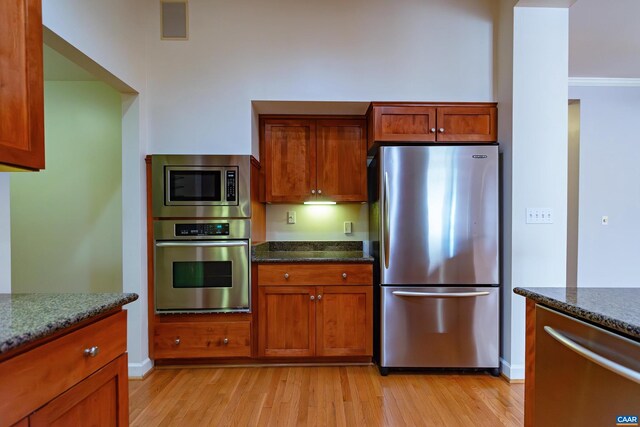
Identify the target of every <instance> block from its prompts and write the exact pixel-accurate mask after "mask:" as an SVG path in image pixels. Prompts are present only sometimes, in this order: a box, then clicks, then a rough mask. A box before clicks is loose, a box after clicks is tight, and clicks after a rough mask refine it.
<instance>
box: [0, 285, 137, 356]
mask: <svg viewBox="0 0 640 427" xmlns="http://www.w3.org/2000/svg"><path fill="white" fill-rule="evenodd" d="M137 299H138V295H137V294H125V293H117V294H0V354H3V353H7V352H8V351H10V350H13V349H15V348H17V347H20V346H22V345H25V344H29V343H31V342H33V341H36V340H38V339H40V338H43V337H46V336H48V335H51V334H53V333H55V332H57V331H59V330H61V329H65V328H68V327H69V326H73V325H74V324H76V323H79V322H81V321H83V320H86V319H89V318H91V317H94V316H98V315H100V314H103V313H106V312H108V311H110V310H113V309H114V308H117V307H120V306H123V305H125V304H128V303H130V302H132V301H135V300H137Z"/></svg>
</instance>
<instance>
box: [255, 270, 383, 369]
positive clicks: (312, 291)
mask: <svg viewBox="0 0 640 427" xmlns="http://www.w3.org/2000/svg"><path fill="white" fill-rule="evenodd" d="M339 266H340V265H339V264H331V265H326V266H323V265H322V264H319V265H318V266H317V267H309V266H302V265H284V264H281V265H277V266H271V265H264V266H260V267H261V268H259V269H258V289H259V290H258V301H259V303H258V304H259V308H258V325H259V326H258V356H260V357H267V358H269V357H272V358H280V357H282V358H287V357H291V358H295V357H300V358H304V357H347V356H371V355H372V350H373V343H372V339H373V287H372V284H370V283H371V280H372V278H371V271H372V270H371V266H370V265H357V266H356V265H350V266H347V267H345V268H344V271H352V270H354V269H357V270H358V271H359V270H362V269H368V274H365V275H364V276H363V280H362V281H361V284H359V285H342V284H339V281H338V280H336V281H335V283H336V284H330V285H317V286H309V285H304V284H297V282H295V280H294V278H295V277H296V272H297V271H302V270H305V271H306V270H309V271H308V273H309V274H311V273H313V272H312V271H311V270H316V271H317V277H324V276H325V275H327V274H328V273H327V272H328V271H333V270H336V272H337V271H343V269H340V268H339ZM262 267H263V268H262ZM349 269H351V270H349ZM275 270H278V271H289V272H291V273H287V274H288V276H287V278H286V279H281V281H284V280H287V281H291V283H286V285H285V284H283V285H280V284H271V283H277V280H275V277H280V275H279V274H276V272H275ZM261 271H262V272H264V273H265V278H266V279H267V280H266V281H267V283H270V284H268V285H266V284H264V283H263V282H262V281H261V277H262V276H260V272H261ZM336 274H337V273H336ZM282 277H284V274H283V275H282ZM302 277H306V275H305V276H302ZM338 277H339V278H340V280H343V279H342V273H341V274H340V275H339V276H338ZM347 278H349V275H348V274H347V276H346V278H345V280H346V279H347ZM328 281H331V280H330V279H329V280H328ZM302 282H303V283H304V282H306V280H303V281H302Z"/></svg>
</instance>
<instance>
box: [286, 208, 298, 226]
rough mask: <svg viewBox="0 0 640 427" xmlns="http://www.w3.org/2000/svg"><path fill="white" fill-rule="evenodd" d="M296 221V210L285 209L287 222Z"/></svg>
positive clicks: (293, 222)
mask: <svg viewBox="0 0 640 427" xmlns="http://www.w3.org/2000/svg"><path fill="white" fill-rule="evenodd" d="M295 223H296V211H287V224H295Z"/></svg>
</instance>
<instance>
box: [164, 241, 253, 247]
mask: <svg viewBox="0 0 640 427" xmlns="http://www.w3.org/2000/svg"><path fill="white" fill-rule="evenodd" d="M248 245H249V244H248V243H247V242H245V241H240V242H158V243H156V246H157V247H159V248H163V247H175V248H179V247H189V248H194V247H199V246H200V247H216V248H233V247H237V246H248Z"/></svg>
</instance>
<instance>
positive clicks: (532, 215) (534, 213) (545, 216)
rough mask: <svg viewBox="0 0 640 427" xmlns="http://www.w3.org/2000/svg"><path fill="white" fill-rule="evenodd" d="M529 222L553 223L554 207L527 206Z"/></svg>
mask: <svg viewBox="0 0 640 427" xmlns="http://www.w3.org/2000/svg"><path fill="white" fill-rule="evenodd" d="M527 224H553V209H551V208H527Z"/></svg>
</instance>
